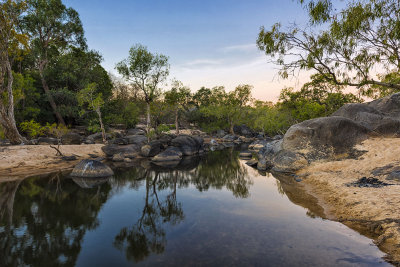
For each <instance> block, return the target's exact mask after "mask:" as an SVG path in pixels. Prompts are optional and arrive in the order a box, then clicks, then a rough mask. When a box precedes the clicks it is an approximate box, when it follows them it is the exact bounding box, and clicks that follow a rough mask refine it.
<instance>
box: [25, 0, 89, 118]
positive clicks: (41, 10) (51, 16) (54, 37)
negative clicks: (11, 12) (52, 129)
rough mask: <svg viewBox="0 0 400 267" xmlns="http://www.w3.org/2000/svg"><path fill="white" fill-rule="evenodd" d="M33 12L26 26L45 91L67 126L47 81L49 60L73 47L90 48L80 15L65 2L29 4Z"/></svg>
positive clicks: (52, 0) (49, 0)
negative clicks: (87, 44)
mask: <svg viewBox="0 0 400 267" xmlns="http://www.w3.org/2000/svg"><path fill="white" fill-rule="evenodd" d="M28 1H29V10H28V14H27V15H26V16H25V18H24V22H25V23H24V25H25V28H26V30H27V31H28V33H29V34H30V35H31V38H32V41H31V46H32V52H33V54H34V56H35V64H36V68H37V69H38V70H39V74H40V79H41V82H42V86H43V89H44V91H45V93H46V95H47V98H48V100H49V102H50V105H51V107H52V109H53V112H54V114H55V115H56V117H57V120H58V122H59V123H61V124H65V122H64V119H63V117H62V116H61V114H60V112H59V110H58V109H57V104H56V102H55V101H54V98H53V96H52V94H51V90H50V88H49V86H48V83H47V81H46V68H47V65H48V63H49V58H50V57H53V56H56V55H58V54H59V53H60V52H61V51H62V50H64V49H66V48H68V47H69V46H79V47H86V42H85V39H84V32H83V27H82V23H81V20H80V18H79V15H78V13H77V12H76V11H75V10H74V9H72V8H66V6H65V5H63V3H62V2H61V0H28Z"/></svg>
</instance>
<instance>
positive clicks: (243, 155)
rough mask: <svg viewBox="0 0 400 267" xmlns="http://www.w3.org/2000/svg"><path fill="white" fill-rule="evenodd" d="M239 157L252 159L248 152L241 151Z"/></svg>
mask: <svg viewBox="0 0 400 267" xmlns="http://www.w3.org/2000/svg"><path fill="white" fill-rule="evenodd" d="M239 157H241V158H252V157H253V154H252V153H251V152H250V151H242V152H240V153H239Z"/></svg>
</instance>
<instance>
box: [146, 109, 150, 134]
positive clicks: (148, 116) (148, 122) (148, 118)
mask: <svg viewBox="0 0 400 267" xmlns="http://www.w3.org/2000/svg"><path fill="white" fill-rule="evenodd" d="M146 104H147V126H146V127H147V129H146V130H147V134H149V133H150V102H146Z"/></svg>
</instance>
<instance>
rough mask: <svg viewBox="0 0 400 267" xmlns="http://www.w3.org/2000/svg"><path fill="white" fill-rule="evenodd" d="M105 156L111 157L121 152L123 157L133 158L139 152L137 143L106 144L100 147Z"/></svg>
mask: <svg viewBox="0 0 400 267" xmlns="http://www.w3.org/2000/svg"><path fill="white" fill-rule="evenodd" d="M101 150H103V152H104V153H105V154H106V155H107V157H113V156H114V155H115V154H119V153H121V155H122V156H123V157H124V158H135V157H137V156H138V155H139V153H140V147H139V146H138V145H135V144H132V145H125V146H120V145H114V144H112V145H106V146H103V147H102V148H101Z"/></svg>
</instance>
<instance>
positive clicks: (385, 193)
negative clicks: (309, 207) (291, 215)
mask: <svg viewBox="0 0 400 267" xmlns="http://www.w3.org/2000/svg"><path fill="white" fill-rule="evenodd" d="M355 148H356V149H358V150H364V151H367V152H366V153H365V154H363V155H362V156H360V157H359V158H358V159H346V160H340V161H331V162H322V161H321V162H314V163H312V164H311V165H310V166H309V167H307V168H305V169H302V170H301V171H299V172H298V173H297V174H298V175H299V176H300V177H302V178H303V181H302V182H301V183H302V184H303V185H304V187H305V188H306V190H307V192H308V193H310V194H311V195H313V196H315V197H316V198H317V199H318V204H319V205H320V206H322V207H323V208H324V213H325V215H326V216H327V218H328V219H331V220H337V221H340V222H342V223H344V224H346V225H348V226H350V227H352V228H360V229H364V230H361V232H363V231H364V232H363V234H366V235H371V236H373V238H374V241H375V243H376V244H377V245H378V246H379V248H381V249H382V250H383V251H384V252H386V253H388V260H389V261H390V262H392V263H395V264H396V265H399V263H400V182H397V181H388V180H386V179H385V178H386V176H387V174H383V175H373V174H371V172H372V171H373V170H374V169H375V170H376V168H377V167H384V166H388V165H392V166H393V167H399V166H400V165H399V162H400V138H372V139H368V140H366V141H364V142H363V143H362V144H361V145H358V146H356V147H355ZM392 169H393V168H392ZM389 171H390V168H389ZM362 177H375V178H378V179H379V180H380V181H382V182H386V183H389V184H392V185H390V186H385V187H381V188H359V187H354V186H350V187H349V186H347V185H346V184H347V183H351V182H355V181H357V180H358V179H360V178H362ZM368 231H369V233H368Z"/></svg>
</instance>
